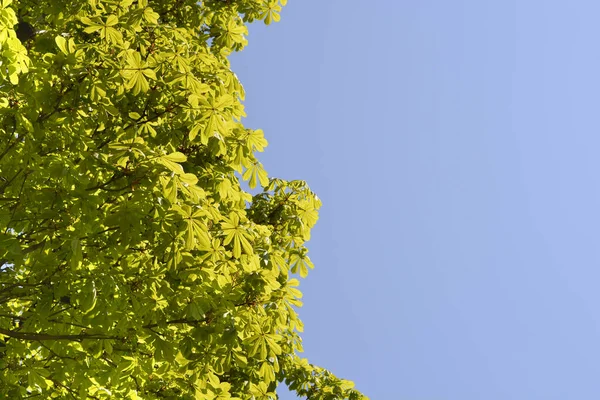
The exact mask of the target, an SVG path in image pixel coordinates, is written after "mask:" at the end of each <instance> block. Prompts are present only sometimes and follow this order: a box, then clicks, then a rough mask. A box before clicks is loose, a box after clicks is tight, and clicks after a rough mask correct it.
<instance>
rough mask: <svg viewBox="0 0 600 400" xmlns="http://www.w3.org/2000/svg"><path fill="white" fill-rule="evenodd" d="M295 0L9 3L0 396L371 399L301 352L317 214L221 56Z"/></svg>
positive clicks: (1, 41)
mask: <svg viewBox="0 0 600 400" xmlns="http://www.w3.org/2000/svg"><path fill="white" fill-rule="evenodd" d="M284 3H285V1H283V0H213V1H202V2H197V1H196V0H171V1H157V0H154V1H152V0H121V1H119V0H112V1H109V0H87V1H86V0H21V1H16V0H14V1H12V2H11V1H10V0H2V1H1V6H0V46H1V49H2V53H1V56H0V61H1V64H0V398H2V399H20V398H41V399H63V398H64V399H257V400H258V399H273V398H275V393H274V392H275V389H276V387H277V384H278V383H281V382H285V383H286V384H287V385H288V386H289V387H290V388H291V389H293V390H295V391H297V393H299V394H300V395H303V396H305V397H308V398H310V399H313V400H314V399H344V398H349V399H362V398H364V397H363V396H362V395H360V394H359V393H358V392H356V391H354V390H353V389H352V383H351V382H349V381H344V380H341V379H338V378H336V377H335V376H333V375H332V374H331V373H329V372H328V371H326V370H323V369H321V368H318V367H315V366H313V365H311V364H309V363H308V362H307V361H306V360H304V359H301V358H300V357H299V356H298V352H300V351H301V350H302V348H301V340H300V337H299V332H301V331H302V323H301V322H300V320H299V319H298V317H297V314H296V311H295V309H294V306H300V305H301V302H300V300H299V298H300V297H301V293H300V291H299V290H298V289H297V288H296V286H297V285H298V283H299V282H298V280H297V279H296V278H295V276H296V275H299V276H302V277H304V276H306V274H307V273H308V268H312V264H311V261H310V259H309V258H308V257H307V255H306V253H307V250H306V248H305V247H304V243H305V241H306V240H308V238H309V234H310V229H311V227H312V226H313V225H314V224H315V222H316V220H317V210H318V208H319V206H320V202H319V200H318V198H317V197H316V196H315V195H314V194H313V193H312V192H311V191H310V190H309V188H308V187H307V186H306V184H305V183H304V182H302V181H292V182H287V181H283V180H279V179H269V177H268V175H267V173H266V172H265V170H264V169H263V167H262V165H261V163H260V162H259V161H258V159H257V158H256V153H257V152H260V151H262V150H263V148H264V147H265V146H266V145H267V141H266V140H265V139H264V137H263V132H262V131H260V130H252V129H247V128H245V127H244V126H243V125H242V123H241V118H242V117H243V116H244V108H243V106H242V104H241V101H242V100H243V97H244V91H243V88H242V86H241V84H240V82H239V81H238V79H237V77H236V75H235V74H234V73H233V72H232V71H231V70H230V65H229V62H228V59H227V56H228V55H229V54H230V53H231V52H232V51H239V50H241V49H242V48H243V47H244V46H245V44H246V34H247V28H246V23H249V22H252V21H254V20H262V21H264V22H265V23H267V24H268V23H271V21H278V20H279V14H278V13H279V11H280V10H281V6H283V5H285V4H284ZM18 22H23V23H27V24H29V25H30V26H31V27H33V29H34V30H35V32H36V34H35V36H34V37H32V38H28V39H24V40H25V42H24V43H21V41H20V40H19V38H18V37H17V34H16V32H15V25H16V24H17V23H18ZM236 173H237V175H236ZM239 177H241V179H243V180H246V181H247V182H248V185H249V186H250V187H251V188H255V187H257V186H260V187H262V188H263V192H262V193H260V194H258V195H255V196H252V195H250V194H249V193H247V192H245V191H244V190H243V189H242V188H241V187H240V178H239ZM35 396H37V397H35Z"/></svg>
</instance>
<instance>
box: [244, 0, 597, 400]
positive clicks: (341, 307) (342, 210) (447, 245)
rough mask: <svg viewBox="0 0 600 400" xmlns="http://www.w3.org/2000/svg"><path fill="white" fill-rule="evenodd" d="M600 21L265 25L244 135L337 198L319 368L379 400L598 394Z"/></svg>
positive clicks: (360, 11) (314, 253)
mask: <svg viewBox="0 0 600 400" xmlns="http://www.w3.org/2000/svg"><path fill="white" fill-rule="evenodd" d="M598 15H600V3H598V2H594V1H578V0H574V1H570V2H563V1H552V0H545V1H541V0H519V1H507V0H504V1H485V0H457V1H447V0H420V1H398V0H373V1H370V2H364V1H358V0H345V1H342V0H329V1H322V0H320V1H318V0H302V1H297V0H296V1H294V0H291V1H290V2H289V3H288V6H287V7H286V8H284V10H283V13H282V19H281V22H280V23H278V24H275V25H271V26H269V27H264V26H261V25H254V26H252V27H251V30H250V35H249V41H250V44H249V46H248V47H247V48H246V49H245V50H244V52H242V53H241V54H238V55H236V56H235V57H234V58H233V69H234V71H236V73H237V74H238V76H239V77H240V79H241V80H242V82H243V84H244V87H245V88H246V91H247V101H246V111H247V113H248V118H247V119H246V121H245V123H246V125H247V126H249V127H253V128H262V129H264V131H265V134H266V137H267V139H268V140H269V142H270V146H269V147H268V148H267V150H266V151H265V153H264V154H263V155H262V161H263V163H264V165H265V167H266V169H267V171H268V172H269V174H270V175H271V176H276V177H281V178H285V179H304V180H306V181H308V183H309V184H310V186H311V187H312V188H313V190H314V191H315V192H316V193H317V194H318V195H319V197H320V198H321V199H322V200H323V204H324V205H323V208H322V210H321V217H320V220H319V222H318V224H317V226H316V228H315V230H314V234H313V239H312V240H311V242H310V243H309V249H310V255H311V258H312V260H313V261H314V263H315V265H316V268H315V270H314V271H312V273H311V274H310V275H309V277H308V278H307V279H306V280H304V281H303V282H302V286H301V288H302V289H303V292H304V294H305V299H304V300H305V306H304V307H303V308H302V309H301V310H300V315H301V318H302V319H303V321H304V322H305V326H306V331H305V334H304V347H305V350H306V351H305V355H306V356H307V357H308V358H309V359H310V360H311V362H313V363H316V364H318V365H321V366H323V367H326V368H328V369H330V370H332V371H333V372H335V373H336V374H338V375H339V376H342V377H344V378H347V379H351V380H353V381H355V383H356V385H357V387H358V388H359V389H360V390H362V391H363V392H364V393H365V394H366V395H368V396H370V397H371V398H372V399H373V400H387V399H390V400H395V399H399V400H401V399H410V400H471V399H472V400H481V399H486V400H512V399H514V400H530V399H543V400H553V399H557V400H559V399H561V400H562V399H593V398H599V397H600V379H598V376H600V312H599V307H598V305H599V304H600V291H599V290H598V282H599V280H600V269H599V264H600V246H599V245H598V239H599V238H600V235H599V232H598V230H599V227H600V207H599V205H600V190H599V185H598V184H599V179H598V171H599V170H600V157H598V154H599V148H600V137H599V135H598V132H599V129H600V112H599V111H598V108H599V106H600V102H599V101H598V100H599V97H600V72H599V71H600V44H599V43H600V42H599V38H600V24H598ZM281 398H282V399H284V400H289V399H293V398H295V397H294V396H292V395H290V394H285V393H283V391H282V394H281Z"/></svg>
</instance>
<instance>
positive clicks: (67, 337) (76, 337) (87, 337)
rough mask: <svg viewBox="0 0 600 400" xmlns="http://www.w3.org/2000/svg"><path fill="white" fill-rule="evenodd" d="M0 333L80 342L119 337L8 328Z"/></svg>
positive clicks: (24, 338)
mask: <svg viewBox="0 0 600 400" xmlns="http://www.w3.org/2000/svg"><path fill="white" fill-rule="evenodd" d="M0 334H2V335H5V336H8V337H11V338H14V339H19V340H35V341H40V340H72V341H76V342H81V341H82V340H103V339H121V338H120V337H118V336H109V335H100V334H89V335H88V334H85V333H80V334H79V335H52V334H47V333H37V332H20V331H11V330H8V329H4V328H0Z"/></svg>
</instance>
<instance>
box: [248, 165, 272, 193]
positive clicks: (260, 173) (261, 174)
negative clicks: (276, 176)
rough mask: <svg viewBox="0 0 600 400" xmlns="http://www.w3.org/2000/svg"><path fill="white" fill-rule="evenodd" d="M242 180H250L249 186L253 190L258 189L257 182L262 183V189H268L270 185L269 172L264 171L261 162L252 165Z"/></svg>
mask: <svg viewBox="0 0 600 400" xmlns="http://www.w3.org/2000/svg"><path fill="white" fill-rule="evenodd" d="M242 178H243V179H244V180H246V181H247V180H249V182H248V186H250V188H251V189H254V188H255V187H256V184H257V182H260V185H261V186H262V187H266V186H267V185H268V184H269V176H268V175H267V171H265V170H264V169H263V167H262V164H261V163H259V162H254V163H253V164H251V165H250V166H249V167H248V168H247V169H246V171H244V174H243V175H242Z"/></svg>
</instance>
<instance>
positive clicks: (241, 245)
mask: <svg viewBox="0 0 600 400" xmlns="http://www.w3.org/2000/svg"><path fill="white" fill-rule="evenodd" d="M224 221H225V222H222V223H221V228H222V229H223V233H224V234H225V239H224V241H223V244H225V245H228V244H230V243H232V242H233V256H234V257H236V258H240V256H241V255H242V249H243V250H244V253H246V254H253V253H254V250H253V248H252V244H251V243H250V240H252V236H251V235H250V234H249V233H248V231H247V227H245V226H244V225H243V224H242V223H240V218H239V216H238V215H237V214H235V213H231V214H230V215H229V218H224Z"/></svg>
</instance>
